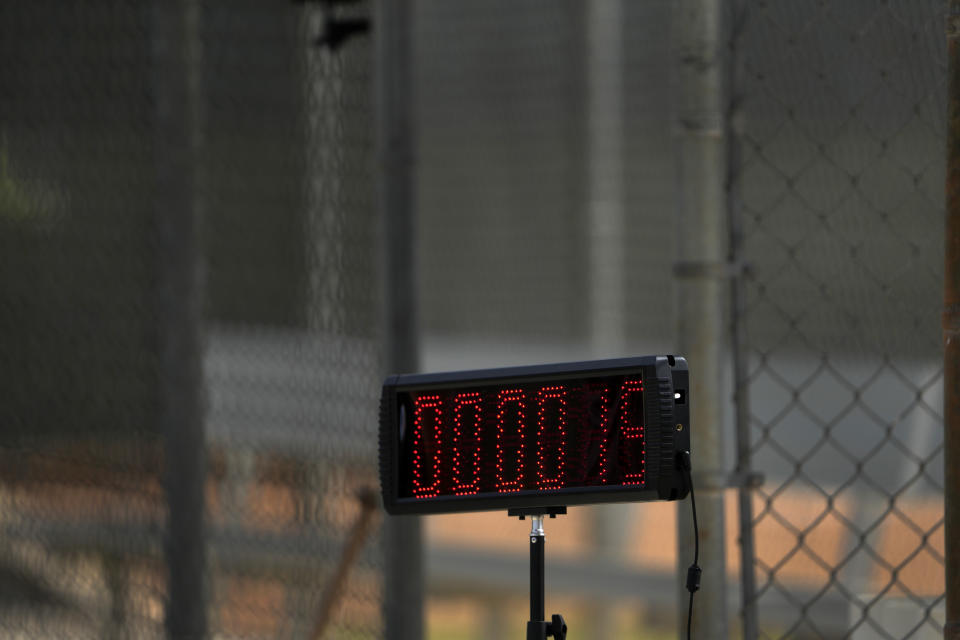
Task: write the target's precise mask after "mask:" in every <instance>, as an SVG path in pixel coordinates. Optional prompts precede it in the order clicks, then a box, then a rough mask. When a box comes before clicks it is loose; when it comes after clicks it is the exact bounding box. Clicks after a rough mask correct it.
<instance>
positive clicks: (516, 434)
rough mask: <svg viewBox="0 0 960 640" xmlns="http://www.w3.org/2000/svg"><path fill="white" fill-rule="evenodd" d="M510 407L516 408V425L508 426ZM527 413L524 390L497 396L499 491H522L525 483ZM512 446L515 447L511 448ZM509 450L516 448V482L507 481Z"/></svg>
mask: <svg viewBox="0 0 960 640" xmlns="http://www.w3.org/2000/svg"><path fill="white" fill-rule="evenodd" d="M510 405H515V406H516V418H517V422H516V424H511V425H509V426H508V425H507V424H506V423H507V409H508V407H509V406H510ZM526 413H527V405H526V401H525V398H524V394H523V390H522V389H504V390H503V391H501V392H500V393H498V394H497V491H499V492H500V493H507V492H511V491H520V489H521V488H522V487H521V484H522V482H523V466H524V465H523V447H524V443H523V420H524V418H525V416H526ZM511 445H514V446H513V447H511ZM508 448H515V449H516V452H517V457H516V465H515V469H516V475H515V476H514V478H516V479H515V480H507V479H506V478H507V476H506V474H505V473H504V468H505V466H506V465H505V464H504V458H505V457H506V452H507V449H508Z"/></svg>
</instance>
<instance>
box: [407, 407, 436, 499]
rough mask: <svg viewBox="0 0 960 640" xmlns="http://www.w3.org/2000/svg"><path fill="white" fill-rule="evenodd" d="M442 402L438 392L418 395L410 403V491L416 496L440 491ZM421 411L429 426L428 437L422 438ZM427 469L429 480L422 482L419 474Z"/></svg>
mask: <svg viewBox="0 0 960 640" xmlns="http://www.w3.org/2000/svg"><path fill="white" fill-rule="evenodd" d="M442 412H443V403H442V402H441V400H440V396H439V395H433V396H419V397H417V398H416V399H415V400H414V404H413V445H412V446H411V450H412V457H413V469H412V471H413V495H414V497H416V498H435V497H437V496H438V495H440V425H441V423H442V417H443V415H442ZM424 414H429V415H428V417H427V418H426V419H427V420H429V421H430V427H432V429H433V433H432V434H431V435H432V440H433V442H432V443H430V442H429V440H428V441H427V442H424V437H427V438H430V437H431V436H430V435H428V436H424V420H425V418H424ZM425 468H426V469H430V475H431V476H433V482H431V483H430V484H425V483H424V480H423V477H424V475H426V473H425V471H426V469H425Z"/></svg>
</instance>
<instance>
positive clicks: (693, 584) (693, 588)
mask: <svg viewBox="0 0 960 640" xmlns="http://www.w3.org/2000/svg"><path fill="white" fill-rule="evenodd" d="M702 573H703V570H702V569H700V566H699V565H696V564H692V565H690V568H689V569H687V591H689V592H690V595H693V594H694V593H695V592H697V591H699V590H700V574H702Z"/></svg>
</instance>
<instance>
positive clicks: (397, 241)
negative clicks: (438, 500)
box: [374, 0, 424, 640]
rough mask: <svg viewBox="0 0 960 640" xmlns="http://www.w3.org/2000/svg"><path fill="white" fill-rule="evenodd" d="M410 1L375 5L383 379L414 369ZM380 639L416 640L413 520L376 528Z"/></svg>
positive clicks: (419, 607) (419, 562)
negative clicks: (380, 536)
mask: <svg viewBox="0 0 960 640" xmlns="http://www.w3.org/2000/svg"><path fill="white" fill-rule="evenodd" d="M412 12H413V2H412V0H377V2H376V13H375V16H374V17H375V22H374V33H375V41H376V49H377V50H376V61H377V62H376V72H375V78H376V85H377V86H376V92H377V129H378V134H377V144H378V146H379V148H378V161H379V182H380V185H379V187H380V193H379V207H380V216H381V219H382V221H383V222H382V225H383V226H382V230H383V243H382V246H383V252H384V257H385V264H384V268H383V286H384V298H385V301H384V315H385V331H384V334H385V335H384V340H385V342H386V358H385V362H384V366H385V368H386V370H387V371H388V372H390V373H400V372H411V371H416V370H417V369H418V367H419V362H418V361H419V347H418V332H417V313H416V309H417V297H416V273H415V271H414V258H415V255H416V254H415V252H414V244H415V236H416V234H415V233H414V213H413V212H414V190H413V185H414V177H415V175H416V174H415V173H414V166H415V165H414V147H413V141H414V118H413V108H414V96H413V82H412V79H411V77H410V76H411V69H412V60H411V55H412V51H411V36H412V29H413V20H412ZM384 554H385V558H386V567H385V572H386V575H385V577H384V582H385V584H384V597H383V607H384V624H385V629H384V637H385V638H387V639H388V640H419V639H420V638H422V637H423V591H424V579H423V541H422V532H421V524H420V518H419V517H418V516H392V517H387V518H386V523H385V526H384Z"/></svg>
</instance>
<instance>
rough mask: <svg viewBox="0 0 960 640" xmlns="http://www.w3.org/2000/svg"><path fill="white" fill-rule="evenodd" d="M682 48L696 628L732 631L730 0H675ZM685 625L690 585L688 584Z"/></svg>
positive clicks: (688, 526) (702, 634) (681, 318)
mask: <svg viewBox="0 0 960 640" xmlns="http://www.w3.org/2000/svg"><path fill="white" fill-rule="evenodd" d="M674 7H675V8H674V28H675V34H676V39H675V41H676V43H677V45H676V46H677V49H676V51H675V52H674V55H675V60H676V64H677V95H676V98H675V101H674V103H675V105H676V109H677V113H676V121H675V126H676V127H677V144H676V148H677V161H678V172H679V174H678V175H679V178H678V179H679V184H678V189H677V199H678V224H679V227H678V245H679V252H678V256H679V263H678V264H677V269H676V273H677V275H678V276H679V278H678V286H677V289H678V292H679V307H678V347H679V352H680V353H682V354H683V355H684V356H686V357H687V359H688V361H689V363H690V368H691V376H690V379H691V390H690V402H691V409H692V412H693V413H692V415H691V424H692V429H693V430H694V431H693V433H692V434H691V435H692V440H693V445H692V446H693V465H694V483H695V486H696V490H697V494H696V495H697V498H698V502H699V504H698V505H697V511H698V515H699V523H700V549H701V555H700V565H701V567H702V568H703V580H702V584H701V590H700V591H699V592H698V594H697V597H696V599H695V606H694V618H693V629H694V631H693V636H694V637H696V638H702V639H708V640H714V639H716V640H719V639H721V638H726V637H727V635H728V623H727V607H726V601H727V594H726V563H725V557H724V554H725V551H726V549H725V544H724V537H725V536H724V512H723V489H724V488H725V479H726V475H727V474H726V467H725V461H724V443H723V438H722V430H723V407H724V405H723V391H722V387H723V380H724V378H725V376H724V367H723V364H724V363H723V358H724V346H725V340H724V337H725V336H726V335H727V334H726V331H725V326H726V325H725V322H724V319H725V312H724V299H725V297H726V296H725V291H726V275H727V268H726V261H727V242H726V239H727V230H726V223H727V217H726V210H725V209H726V198H727V192H726V180H727V159H728V158H727V146H726V142H727V141H726V131H725V122H724V119H725V115H726V110H725V98H726V96H725V86H724V83H725V81H726V74H725V73H724V64H725V62H726V59H725V55H726V50H725V48H724V46H723V45H724V43H725V40H724V38H723V33H724V24H723V14H724V9H723V7H724V3H723V2H717V1H716V0H683V1H682V2H678V3H676V4H675V5H674ZM678 512H679V514H678V515H679V517H678V527H679V529H678V572H679V575H686V569H687V566H688V565H689V564H690V563H691V561H692V559H693V531H692V523H691V518H690V505H689V504H687V502H686V501H684V502H683V503H680V504H679V505H678ZM679 592H680V593H679V597H678V603H679V606H678V609H679V610H680V611H678V614H679V615H678V620H680V621H681V623H680V630H679V631H680V634H681V635H682V634H683V633H684V631H685V627H686V608H687V597H688V596H687V593H686V590H685V589H684V587H683V584H682V580H681V584H680V586H679Z"/></svg>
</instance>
